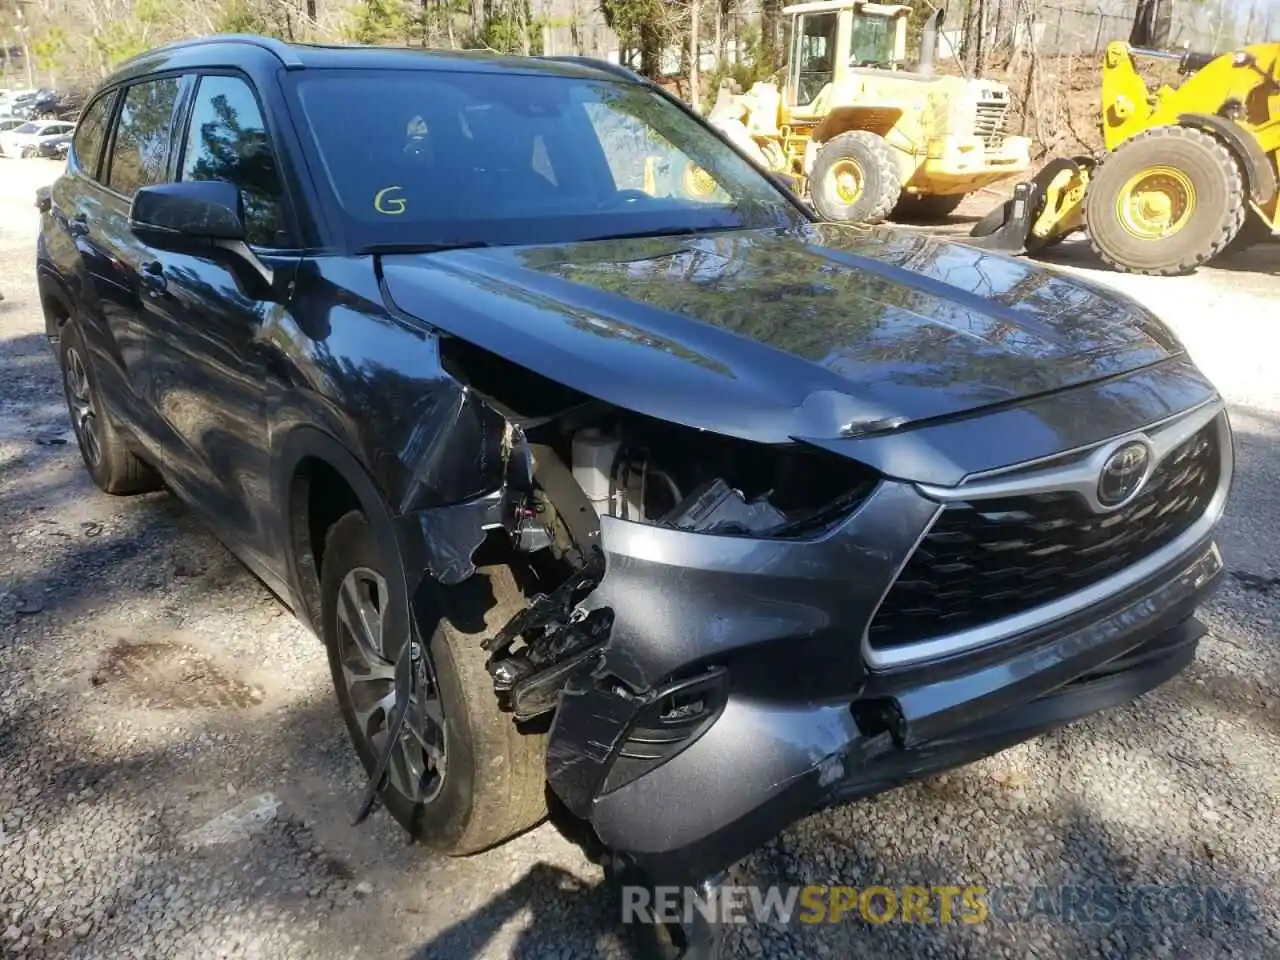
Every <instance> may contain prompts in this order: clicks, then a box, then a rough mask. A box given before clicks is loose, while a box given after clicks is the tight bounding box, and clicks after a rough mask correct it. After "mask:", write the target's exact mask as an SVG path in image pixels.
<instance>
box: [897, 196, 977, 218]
mask: <svg viewBox="0 0 1280 960" xmlns="http://www.w3.org/2000/svg"><path fill="white" fill-rule="evenodd" d="M964 198H965V194H963V193H949V194H946V195H942V194H936V193H933V194H928V195H926V196H921V195H920V194H917V193H904V194H903V195H902V197H901V198H900V199H899V200H898V205H897V206H896V207H894V208H893V213H892V215H891V217H890V219H893V220H900V221H902V222H903V223H937V222H938V221H939V220H945V219H947V217H949V216H951V214H953V213H955V212H956V208H957V207H959V206H960V204H962V203H963V202H964Z"/></svg>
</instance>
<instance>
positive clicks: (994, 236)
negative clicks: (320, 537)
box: [970, 0, 1280, 276]
mask: <svg viewBox="0 0 1280 960" xmlns="http://www.w3.org/2000/svg"><path fill="white" fill-rule="evenodd" d="M1152 6H1154V4H1153V3H1152V2H1151V0H1146V2H1144V3H1143V4H1142V8H1143V9H1140V12H1139V16H1140V18H1141V17H1143V16H1144V15H1147V16H1149V15H1150V7H1152ZM1142 32H1143V31H1142V30H1141V29H1138V26H1135V34H1136V35H1137V37H1138V38H1141V36H1142ZM1131 39H1133V38H1131ZM1140 57H1158V58H1165V59H1177V60H1179V73H1180V74H1181V75H1183V76H1185V77H1186V79H1185V80H1183V81H1182V83H1180V84H1179V85H1178V86H1177V87H1172V86H1169V85H1162V86H1160V87H1159V89H1157V90H1155V91H1151V90H1149V89H1148V86H1147V84H1146V82H1145V81H1144V80H1143V79H1142V77H1141V76H1140V75H1139V73H1138V70H1137V64H1136V62H1135V60H1136V58H1140ZM1102 132H1103V142H1104V145H1105V147H1106V153H1105V154H1104V155H1103V156H1102V157H1101V158H1100V159H1097V160H1094V159H1092V158H1073V159H1070V160H1067V159H1060V160H1055V161H1053V162H1052V163H1050V164H1049V165H1048V166H1046V167H1045V168H1044V169H1043V170H1042V171H1041V172H1040V173H1039V174H1038V175H1037V176H1036V177H1035V178H1034V179H1033V180H1031V181H1029V182H1027V183H1023V184H1019V185H1018V186H1017V188H1016V189H1015V193H1014V197H1013V199H1012V200H1010V201H1009V202H1008V203H1006V204H1005V205H1004V206H1003V207H1001V208H998V209H996V210H994V211H992V213H991V214H990V215H989V216H987V217H986V218H984V219H983V220H982V221H981V222H979V223H978V224H977V225H976V226H975V227H974V228H973V231H972V236H971V238H970V242H972V243H975V244H976V245H978V246H983V247H988V248H993V249H1000V250H1004V251H1006V252H1012V253H1023V252H1026V253H1035V252H1036V251H1038V250H1040V249H1043V248H1044V247H1046V246H1048V245H1050V244H1052V243H1055V242H1057V241H1059V240H1062V239H1063V238H1065V237H1066V236H1067V235H1069V234H1070V233H1072V232H1073V231H1075V230H1085V232H1086V233H1087V235H1088V238H1089V243H1090V244H1091V245H1092V247H1093V249H1094V251H1095V252H1096V253H1097V254H1098V256H1099V257H1101V258H1102V260H1103V261H1104V262H1106V263H1107V264H1109V265H1110V266H1112V267H1113V268H1115V269H1117V270H1121V271H1124V272H1128V273H1144V274H1152V275H1158V276H1170V275H1175V274H1182V273H1188V272H1190V271H1192V270H1194V269H1195V268H1196V267H1197V266H1199V265H1200V264H1202V263H1205V262H1207V261H1209V260H1211V259H1212V258H1213V257H1215V256H1217V255H1218V254H1219V253H1221V252H1223V251H1224V250H1227V249H1228V248H1233V249H1235V248H1239V247H1242V246H1246V245H1248V244H1251V243H1254V242H1257V241H1259V240H1261V239H1264V238H1266V237H1268V236H1271V235H1272V234H1273V232H1276V231H1280V209H1278V207H1280V198H1278V190H1277V161H1278V160H1280V43H1262V44H1254V45H1251V46H1246V47H1242V48H1241V49H1239V50H1235V51H1231V52H1229V53H1223V54H1221V55H1212V54H1208V55H1206V54H1195V53H1186V52H1184V53H1172V52H1167V51H1164V50H1160V49H1153V48H1151V47H1144V46H1140V45H1136V44H1132V43H1124V42H1121V41H1117V42H1115V43H1112V44H1110V45H1109V46H1108V47H1107V49H1106V54H1105V56H1104V60H1103V66H1102Z"/></svg>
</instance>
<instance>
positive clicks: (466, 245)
mask: <svg viewBox="0 0 1280 960" xmlns="http://www.w3.org/2000/svg"><path fill="white" fill-rule="evenodd" d="M492 246H494V244H492V243H489V242H488V241H486V240H452V241H441V242H440V243H413V242H410V241H406V242H404V243H366V244H365V245H364V246H363V247H360V248H359V249H357V250H356V253H388V254H393V253H443V252H445V251H446V250H475V249H477V248H479V247H492Z"/></svg>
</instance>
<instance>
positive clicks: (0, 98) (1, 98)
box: [0, 90, 36, 117]
mask: <svg viewBox="0 0 1280 960" xmlns="http://www.w3.org/2000/svg"><path fill="white" fill-rule="evenodd" d="M35 95H36V91H34V90H0V117H11V116H13V112H14V109H15V108H16V107H17V106H18V105H19V104H20V103H23V102H25V101H27V100H30V99H31V98H32V97H34V96H35Z"/></svg>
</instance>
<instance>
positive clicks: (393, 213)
mask: <svg viewBox="0 0 1280 960" xmlns="http://www.w3.org/2000/svg"><path fill="white" fill-rule="evenodd" d="M403 189H404V187H402V186H400V185H399V184H398V183H397V184H392V185H391V186H389V187H383V188H382V189H381V190H379V191H378V192H377V193H375V194H374V195H373V209H375V210H377V211H378V212H379V213H385V214H386V215H387V216H389V217H398V216H400V214H402V213H404V212H405V210H406V209H407V208H408V206H409V204H408V202H407V201H406V200H405V199H404V197H398V196H396V197H391V196H387V194H389V193H392V192H393V191H396V190H403Z"/></svg>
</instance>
